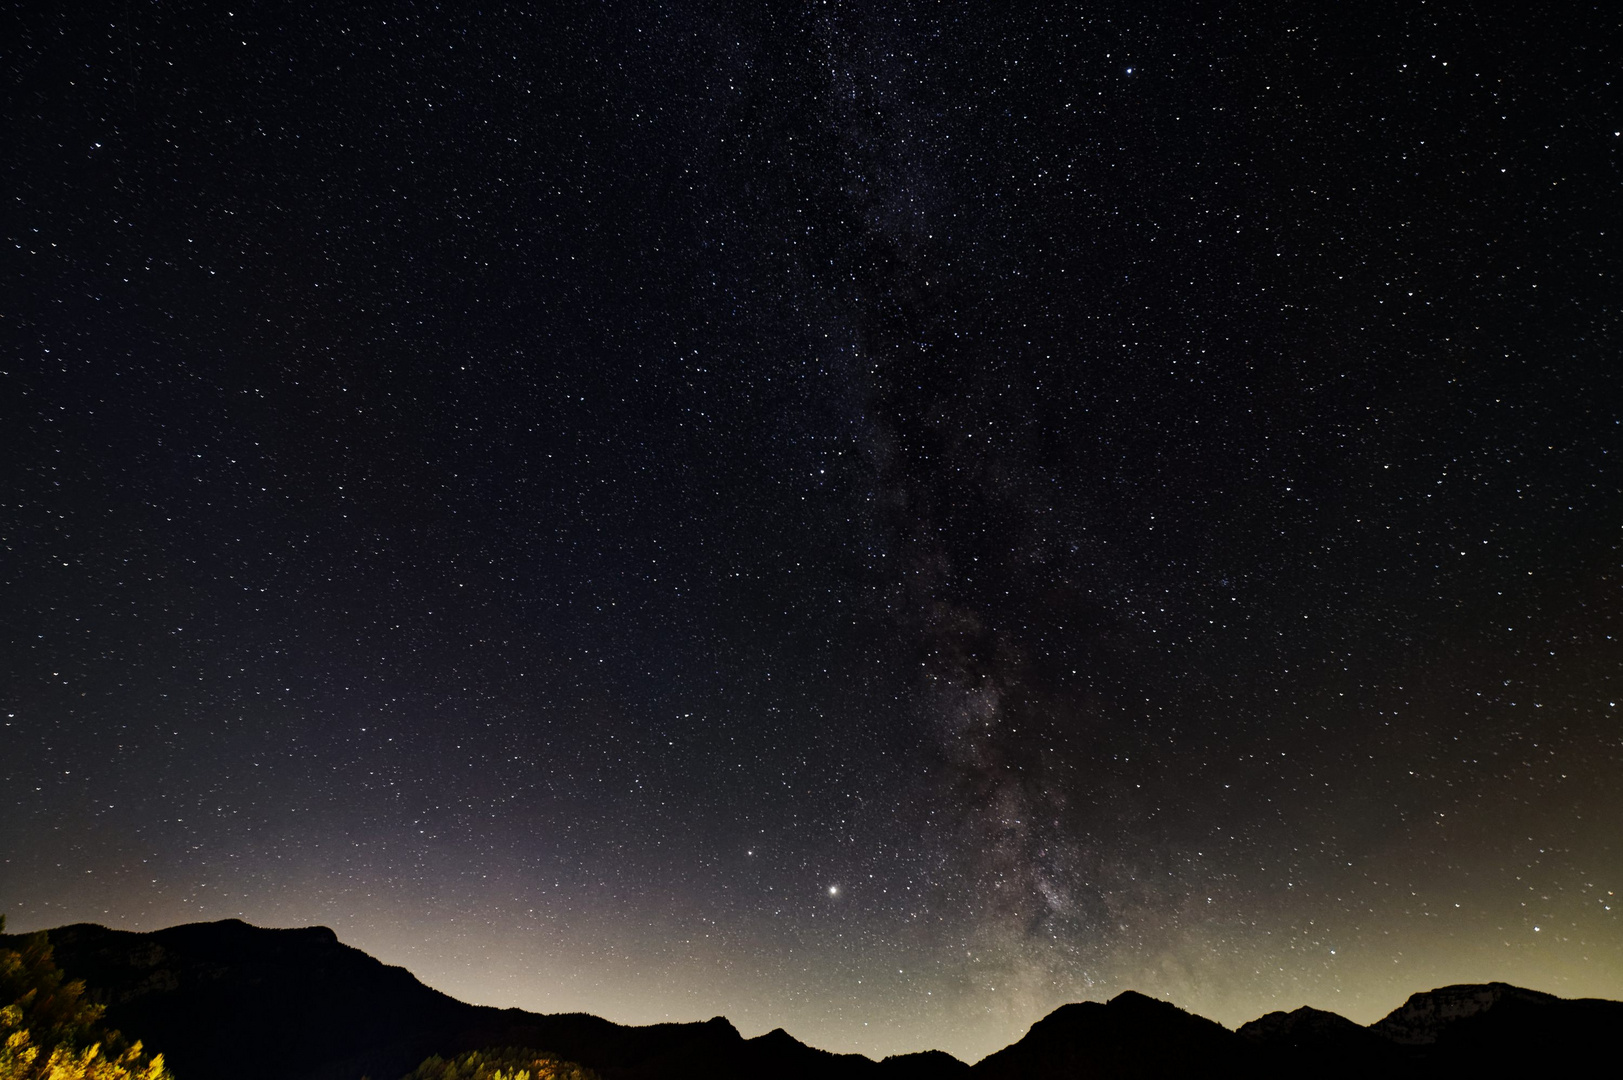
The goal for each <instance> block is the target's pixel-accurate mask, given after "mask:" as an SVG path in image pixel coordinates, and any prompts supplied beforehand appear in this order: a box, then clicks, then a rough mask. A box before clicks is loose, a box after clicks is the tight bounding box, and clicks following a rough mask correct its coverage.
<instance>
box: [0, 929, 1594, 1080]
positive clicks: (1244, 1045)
mask: <svg viewBox="0 0 1623 1080" xmlns="http://www.w3.org/2000/svg"><path fill="white" fill-rule="evenodd" d="M50 939H51V943H52V945H53V946H54V948H55V952H56V962H57V963H58V964H59V965H60V966H61V967H62V968H63V969H64V970H65V971H66V972H67V973H68V975H69V976H70V977H72V978H76V979H83V980H84V981H85V983H86V984H87V985H88V987H89V988H90V991H91V994H92V996H93V997H94V998H95V999H96V1000H98V1001H101V1002H103V1003H105V1004H106V1005H107V1019H108V1022H109V1023H110V1024H111V1025H112V1026H114V1027H117V1028H120V1029H122V1030H123V1031H125V1032H126V1033H127V1034H129V1035H131V1036H132V1037H138V1038H141V1039H143V1040H145V1041H146V1042H147V1045H148V1046H150V1047H151V1048H153V1049H154V1050H160V1051H162V1052H163V1053H164V1054H165V1055H166V1056H167V1059H168V1061H169V1063H170V1065H171V1067H172V1068H173V1069H174V1071H175V1074H176V1076H178V1077H179V1078H180V1080H228V1078H229V1080H358V1078H359V1077H361V1076H363V1075H369V1076H371V1077H374V1078H375V1080H394V1078H396V1077H399V1076H401V1075H403V1074H404V1073H406V1072H408V1071H409V1070H411V1069H412V1068H413V1067H415V1066H416V1065H417V1064H418V1063H419V1062H421V1061H422V1060H423V1059H425V1058H427V1057H428V1056H429V1055H431V1054H439V1055H441V1056H443V1057H451V1056H454V1055H456V1054H460V1053H463V1052H465V1051H468V1050H475V1049H483V1048H487V1047H499V1046H523V1047H531V1048H534V1049H536V1050H540V1051H545V1052H548V1053H551V1054H555V1055H557V1056H559V1057H561V1058H565V1059H567V1060H570V1061H577V1062H579V1063H581V1064H582V1065H586V1066H588V1067H590V1068H592V1069H594V1070H596V1071H597V1072H599V1073H601V1074H602V1075H603V1077H604V1078H605V1080H688V1078H695V1080H696V1078H699V1077H704V1078H706V1080H726V1078H734V1077H736V1078H746V1077H748V1078H752V1080H753V1078H759V1077H765V1078H769V1080H801V1078H806V1080H810V1078H813V1077H830V1078H833V1077H840V1078H847V1077H849V1078H856V1080H965V1078H966V1077H973V1078H974V1080H1015V1078H1020V1080H1059V1078H1061V1077H1065V1078H1071V1077H1122V1078H1126V1077H1162V1076H1181V1075H1201V1076H1248V1077H1249V1076H1281V1077H1283V1076H1304V1075H1314V1076H1368V1075H1377V1076H1381V1077H1383V1078H1385V1080H1395V1078H1400V1077H1411V1076H1413V1077H1419V1076H1427V1077H1433V1076H1462V1077H1463V1076H1471V1077H1473V1078H1476V1077H1480V1076H1496V1075H1511V1074H1515V1073H1519V1072H1527V1073H1542V1072H1551V1071H1555V1072H1563V1071H1568V1070H1570V1069H1574V1068H1576V1066H1577V1065H1578V1064H1579V1063H1580V1062H1584V1061H1586V1060H1594V1061H1600V1060H1606V1055H1607V1054H1609V1052H1610V1051H1611V1049H1612V1046H1613V1044H1615V1041H1616V1034H1617V1032H1619V1031H1623V1003H1620V1002H1615V1001H1600V1000H1578V1001H1571V1000H1565V999H1562V998H1557V997H1554V996H1552V995H1550V994H1543V993H1539V992H1537V991H1532V990H1523V989H1520V988H1518V987H1514V986H1509V985H1507V984H1504V983H1489V984H1485V985H1480V986H1446V987H1443V988H1441V989H1438V990H1433V991H1429V992H1427V993H1423V994H1416V995H1414V996H1413V997H1411V998H1410V999H1409V1000H1408V1001H1407V1002H1405V1003H1404V1004H1403V1005H1402V1006H1401V1007H1400V1008H1398V1009H1396V1010H1394V1011H1393V1012H1392V1013H1391V1014H1390V1015H1389V1016H1387V1017H1385V1018H1384V1019H1382V1020H1380V1021H1379V1022H1377V1023H1375V1024H1372V1025H1370V1026H1369V1027H1360V1026H1359V1025H1357V1024H1355V1023H1353V1022H1352V1021H1351V1020H1348V1019H1346V1018H1345V1017H1342V1016H1338V1015H1336V1014H1335V1013H1330V1012H1324V1011H1322V1010H1318V1009H1309V1008H1302V1009H1297V1010H1296V1011H1294V1012H1289V1013H1286V1012H1275V1013H1269V1014H1268V1015H1266V1016H1263V1017H1260V1018H1259V1019H1257V1020H1253V1021H1252V1022H1251V1023H1249V1024H1246V1025H1245V1026H1244V1027H1242V1028H1241V1029H1240V1030H1239V1032H1232V1031H1229V1030H1228V1029H1226V1028H1224V1027H1222V1026H1220V1025H1218V1024H1215V1023H1213V1022H1212V1021H1210V1020H1207V1019H1204V1018H1203V1017H1199V1016H1195V1015H1193V1014H1191V1013H1187V1012H1184V1011H1183V1010H1182V1009H1179V1008H1177V1007H1176V1006H1173V1005H1169V1004H1167V1003H1166V1002H1164V1001H1156V1000H1155V999H1153V998H1148V997H1145V996H1144V995H1142V994H1137V993H1132V992H1128V993H1125V994H1121V995H1119V996H1118V997H1115V998H1113V999H1112V1000H1111V1001H1109V1002H1108V1003H1106V1004H1102V1005H1101V1004H1097V1003H1093V1002H1085V1003H1082V1004H1076V1005H1065V1006H1062V1007H1060V1008H1059V1009H1056V1010H1055V1011H1054V1012H1052V1013H1050V1014H1049V1015H1048V1016H1046V1017H1044V1018H1043V1019H1042V1020H1039V1021H1038V1022H1037V1023H1036V1024H1034V1025H1033V1026H1032V1028H1031V1030H1030V1031H1029V1032H1028V1033H1027V1034H1026V1035H1025V1037H1024V1038H1022V1039H1021V1040H1020V1041H1019V1042H1016V1043H1015V1044H1013V1045H1012V1046H1008V1047H1005V1048H1004V1049H1002V1050H999V1051H998V1052H997V1053H995V1054H992V1055H991V1056H990V1057H987V1058H985V1059H984V1060H982V1061H981V1062H979V1063H978V1064H976V1065H974V1066H973V1067H971V1066H969V1065H966V1064H964V1063H963V1062H961V1061H959V1060H957V1059H956V1058H953V1057H951V1056H949V1055H947V1054H944V1053H941V1052H940V1051H933V1050H932V1051H928V1052H925V1053H919V1054H903V1055H898V1056H894V1057H889V1058H886V1059H885V1060H884V1061H882V1062H875V1061H872V1060H871V1059H869V1058H866V1057H862V1056H861V1055H857V1054H832V1053H829V1052H828V1051H825V1050H818V1049H816V1048H815V1047H811V1046H807V1045H806V1044H804V1043H802V1042H800V1041H799V1040H797V1039H795V1038H794V1037H793V1036H791V1035H789V1034H788V1033H787V1032H786V1031H784V1030H782V1029H781V1028H780V1029H778V1030H775V1031H771V1032H768V1033H767V1034H765V1035H762V1036H759V1037H758V1038H754V1039H745V1038H743V1037H742V1036H741V1035H739V1033H738V1031H737V1030H736V1029H735V1028H734V1027H733V1026H732V1024H730V1023H729V1022H728V1021H727V1020H726V1019H725V1018H723V1017H719V1016H718V1017H716V1018H715V1019H713V1020H708V1021H705V1022H703V1023H690V1024H653V1025H649V1026H646V1027H627V1026H624V1025H621V1024H615V1023H611V1022H610V1021H607V1020H604V1019H602V1018H600V1017H596V1016H587V1015H584V1014H580V1013H573V1014H560V1015H553V1016H542V1015H538V1014H536V1013H529V1012H524V1011H523V1010H520V1009H493V1008H486V1007H483V1006H477V1005H469V1004H466V1003H465V1002H461V1001H457V1000H456V999H455V998H452V997H449V996H447V995H445V994H442V993H440V992H439V991H437V990H432V989H430V988H429V987H426V986H424V985H423V984H422V983H420V982H418V981H417V979H416V978H415V977H413V976H412V974H411V973H410V972H408V971H406V970H405V969H403V968H398V967H389V966H387V965H385V964H383V963H381V962H379V961H378V960H376V959H374V958H372V957H370V956H368V955H367V954H365V953H363V952H361V951H360V950H358V949H353V948H350V947H349V946H347V945H343V944H341V943H340V942H339V941H338V939H337V936H336V935H334V934H333V932H332V931H331V930H327V929H325V928H321V927H316V928H311V929H304V930H265V929H260V928H258V927H253V926H249V925H248V924H247V923H243V922H239V921H237V920H228V921H226V922H218V923H196V924H192V925H189V926H175V927H170V928H169V929H167V930H159V931H155V932H153V933H147V934H135V933H129V932H126V931H121V930H109V929H107V928H105V927H101V926H93V925H89V924H79V925H76V926H65V927H62V928H60V929H57V930H52V931H51V932H50ZM0 940H5V939H3V938H0ZM12 940H14V939H12Z"/></svg>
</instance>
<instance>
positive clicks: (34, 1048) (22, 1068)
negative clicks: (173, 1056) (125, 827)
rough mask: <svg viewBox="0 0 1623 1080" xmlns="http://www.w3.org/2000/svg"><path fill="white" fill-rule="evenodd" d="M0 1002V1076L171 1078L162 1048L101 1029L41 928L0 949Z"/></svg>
mask: <svg viewBox="0 0 1623 1080" xmlns="http://www.w3.org/2000/svg"><path fill="white" fill-rule="evenodd" d="M4 927H5V922H4V920H3V919H0V930H3V929H4ZM8 998H9V999H10V1000H6V999H8ZM0 1002H3V1004H0V1040H3V1043H0V1080H174V1077H173V1075H172V1074H171V1073H170V1072H169V1070H168V1069H167V1068H165V1067H164V1063H163V1055H162V1054H154V1055H153V1056H152V1057H150V1058H148V1057H147V1056H146V1055H145V1053H143V1051H142V1049H141V1044H140V1043H139V1042H135V1043H130V1044H129V1045H124V1041H123V1039H122V1038H120V1036H119V1034H118V1032H116V1031H104V1030H101V1027H102V1025H101V1016H102V1008H101V1006H100V1005H94V1004H92V1003H90V1002H88V1001H86V1000H85V999H84V984H83V983H81V982H77V981H74V982H67V981H65V980H64V978H63V975H62V972H61V971H59V970H57V968H56V966H55V964H54V963H53V962H52V958H51V947H50V945H49V944H48V943H47V942H46V940H45V935H44V934H36V935H34V936H33V937H31V938H30V939H29V940H28V942H27V944H26V945H25V946H24V949H23V951H22V952H17V951H16V950H13V949H0Z"/></svg>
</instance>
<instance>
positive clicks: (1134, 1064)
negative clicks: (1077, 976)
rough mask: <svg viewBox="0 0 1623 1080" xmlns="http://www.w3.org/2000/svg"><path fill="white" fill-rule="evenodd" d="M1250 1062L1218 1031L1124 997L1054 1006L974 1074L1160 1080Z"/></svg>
mask: <svg viewBox="0 0 1623 1080" xmlns="http://www.w3.org/2000/svg"><path fill="white" fill-rule="evenodd" d="M1251 1057H1252V1051H1251V1048H1250V1046H1249V1044H1247V1043H1245V1042H1244V1041H1243V1040H1242V1039H1240V1037H1239V1036H1238V1035H1236V1034H1235V1033H1234V1032H1232V1031H1230V1030H1228V1029H1227V1028H1225V1027H1223V1026H1222V1025H1221V1024H1216V1023H1213V1022H1212V1021H1210V1020H1207V1019H1206V1018H1205V1017H1202V1016H1196V1015H1194V1014H1193V1013H1187V1012H1184V1011H1183V1010H1182V1009H1180V1008H1178V1007H1177V1006H1176V1005H1169V1004H1167V1003H1166V1002H1164V1001H1157V1000H1155V999H1154V998H1150V997H1145V996H1144V995H1143V994H1138V993H1134V992H1132V991H1128V992H1127V993H1125V994H1120V995H1118V996H1116V997H1114V998H1112V999H1110V1001H1109V1002H1108V1003H1107V1004H1104V1005H1100V1004H1097V1003H1095V1002H1091V1001H1090V1002H1084V1003H1082V1004H1080V1005H1062V1006H1060V1007H1059V1008H1058V1009H1055V1010H1054V1011H1053V1012H1051V1013H1049V1014H1048V1015H1047V1016H1045V1017H1044V1018H1043V1019H1041V1020H1039V1021H1037V1023H1035V1024H1033V1025H1032V1028H1031V1030H1030V1031H1029V1032H1027V1033H1026V1037H1025V1038H1023V1039H1021V1040H1020V1041H1019V1042H1017V1043H1015V1044H1014V1045H1013V1046H1007V1047H1004V1048H1003V1049H1002V1050H999V1051H998V1052H997V1053H995V1054H993V1055H991V1056H990V1057H988V1058H985V1059H984V1060H982V1061H981V1062H980V1063H979V1064H977V1065H976V1066H975V1067H974V1069H973V1070H972V1071H973V1075H974V1076H975V1077H976V1080H981V1078H985V1080H1023V1078H1027V1077H1049V1076H1054V1077H1059V1076H1067V1077H1070V1076H1119V1077H1141V1076H1142V1077H1152V1076H1156V1077H1159V1076H1178V1075H1195V1074H1199V1073H1203V1072H1209V1071H1210V1070H1211V1069H1212V1067H1213V1066H1214V1065H1217V1064H1223V1065H1225V1066H1226V1067H1229V1068H1233V1067H1241V1066H1244V1065H1246V1064H1248V1063H1249V1062H1250V1059H1251Z"/></svg>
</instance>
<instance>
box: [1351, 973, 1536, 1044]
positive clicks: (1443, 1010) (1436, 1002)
mask: <svg viewBox="0 0 1623 1080" xmlns="http://www.w3.org/2000/svg"><path fill="white" fill-rule="evenodd" d="M1560 1000H1561V999H1560V998H1558V997H1556V996H1555V995H1554V994H1544V993H1540V992H1539V991H1537V990H1523V989H1522V988H1521V987H1519V986H1511V985H1510V984H1509V983H1485V984H1480V985H1478V984H1466V985H1460V986H1444V987H1440V988H1438V989H1436V990H1428V991H1426V992H1425V993H1423V994H1414V995H1412V996H1410V998H1409V1000H1408V1001H1405V1002H1404V1003H1403V1004H1402V1005H1400V1006H1398V1007H1397V1008H1396V1009H1393V1010H1392V1011H1391V1012H1390V1013H1388V1014H1386V1016H1385V1017H1383V1018H1382V1019H1380V1020H1377V1021H1375V1023H1373V1024H1371V1025H1370V1028H1371V1030H1373V1031H1375V1032H1378V1033H1379V1034H1381V1035H1383V1036H1385V1037H1386V1038H1388V1039H1390V1040H1392V1041H1393V1042H1395V1043H1400V1044H1402V1045H1404V1046H1430V1045H1433V1044H1435V1043H1436V1042H1437V1039H1438V1037H1439V1036H1440V1035H1442V1034H1443V1033H1444V1032H1445V1031H1447V1030H1448V1029H1449V1028H1450V1027H1452V1026H1453V1025H1454V1024H1456V1023H1458V1022H1459V1021H1461V1020H1465V1019H1467V1018H1469V1017H1473V1016H1480V1015H1481V1014H1483V1013H1485V1012H1487V1011H1488V1010H1490V1009H1492V1008H1494V1007H1495V1006H1497V1005H1500V1004H1501V1003H1503V1002H1506V1001H1513V1002H1515V1003H1517V1004H1520V1005H1534V1006H1547V1005H1550V1004H1553V1003H1557V1002H1559V1001H1560Z"/></svg>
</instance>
